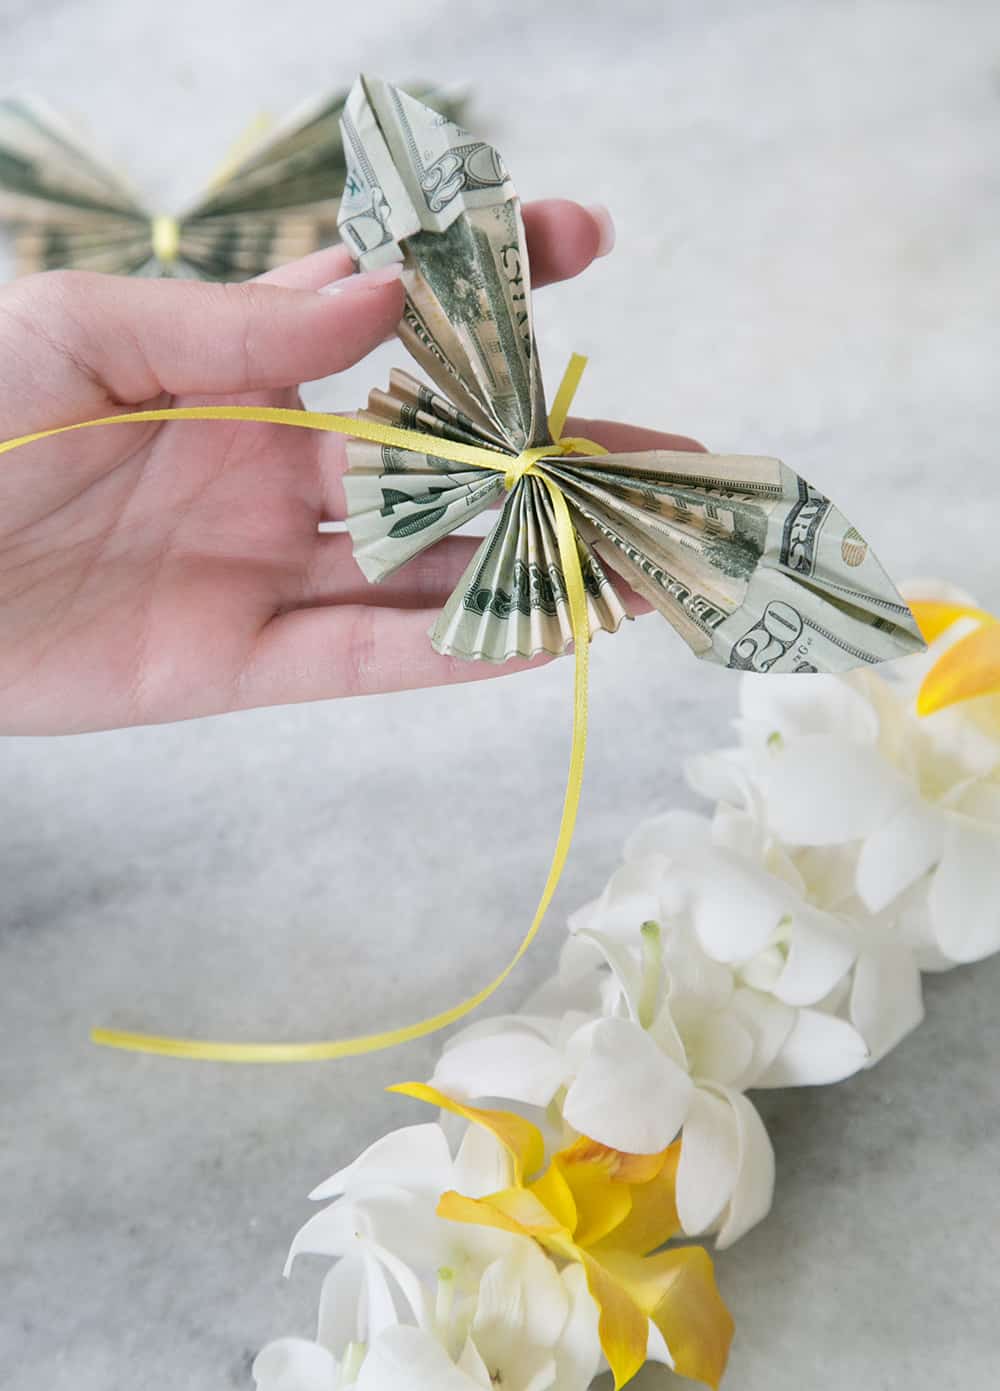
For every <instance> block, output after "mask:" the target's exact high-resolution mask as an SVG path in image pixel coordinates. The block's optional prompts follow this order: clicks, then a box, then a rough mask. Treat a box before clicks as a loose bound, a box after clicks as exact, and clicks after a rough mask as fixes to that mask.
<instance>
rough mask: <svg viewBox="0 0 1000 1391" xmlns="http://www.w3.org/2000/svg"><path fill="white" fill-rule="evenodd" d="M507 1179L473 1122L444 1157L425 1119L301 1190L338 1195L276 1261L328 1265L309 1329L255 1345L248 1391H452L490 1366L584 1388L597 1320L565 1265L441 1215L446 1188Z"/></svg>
mask: <svg viewBox="0 0 1000 1391" xmlns="http://www.w3.org/2000/svg"><path fill="white" fill-rule="evenodd" d="M511 1179H512V1170H511V1162H510V1158H509V1156H508V1154H507V1153H506V1152H505V1151H504V1149H503V1147H502V1146H501V1145H499V1144H498V1143H497V1142H496V1141H495V1140H494V1139H493V1137H492V1136H491V1135H489V1134H488V1133H486V1132H485V1131H483V1130H482V1129H481V1128H478V1127H476V1126H470V1127H469V1128H468V1129H467V1131H466V1132H465V1134H464V1136H463V1138H462V1140H461V1143H460V1144H459V1146H458V1149H457V1152H456V1154H455V1156H454V1158H453V1157H452V1151H451V1147H450V1145H449V1143H448V1139H447V1137H446V1135H445V1132H444V1130H443V1129H442V1127H441V1126H440V1125H437V1124H432V1125H417V1126H408V1127H406V1128H404V1129H402V1130H396V1131H393V1132H392V1133H390V1134H388V1135H386V1136H383V1137H382V1139H380V1140H377V1141H376V1142H375V1143H374V1144H373V1145H371V1146H370V1147H369V1148H368V1149H367V1150H365V1152H364V1153H363V1154H362V1155H361V1156H360V1157H359V1158H358V1159H356V1160H355V1161H354V1163H353V1164H350V1165H349V1166H348V1167H347V1168H345V1169H342V1170H340V1171H339V1172H338V1173H336V1174H334V1175H333V1176H332V1177H331V1178H330V1179H328V1180H327V1181H326V1182H325V1183H323V1184H321V1185H320V1186H319V1187H318V1188H317V1189H316V1190H315V1191H314V1192H313V1194H312V1195H311V1196H312V1197H313V1198H314V1199H317V1200H325V1199H330V1198H332V1199H333V1200H334V1201H333V1202H332V1203H330V1205H329V1206H327V1207H325V1208H324V1209H323V1210H322V1211H321V1212H319V1213H317V1214H316V1216H315V1217H313V1218H312V1219H311V1220H310V1221H309V1222H307V1223H306V1224H305V1226H304V1227H303V1228H302V1229H301V1230H300V1231H299V1233H298V1235H297V1236H296V1237H295V1240H294V1241H293V1243H292V1248H291V1251H290V1253H289V1257H288V1263H287V1267H286V1270H287V1269H290V1267H291V1265H292V1263H293V1262H294V1261H295V1259H296V1257H297V1256H298V1255H300V1254H303V1253H311V1254H318V1255H323V1256H328V1257H332V1258H333V1259H334V1260H335V1261H336V1264H335V1265H333V1266H332V1267H331V1269H330V1270H329V1272H328V1274H327V1276H326V1278H325V1280H324V1282H323V1288H322V1293H321V1297H320V1310H319V1330H318V1334H317V1338H316V1340H315V1341H310V1340H307V1339H300V1338H283V1339H279V1340H277V1341H276V1342H274V1343H271V1344H269V1345H268V1346H267V1347H265V1348H264V1349H263V1350H262V1351H261V1353H260V1354H259V1356H258V1357H257V1359H256V1361H255V1363H254V1376H255V1378H256V1382H257V1387H258V1391H341V1388H343V1387H348V1386H354V1385H355V1384H356V1385H357V1386H358V1387H359V1388H364V1391H374V1389H375V1388H381V1387H388V1386H390V1385H391V1386H393V1387H394V1388H398V1391H426V1388H429V1387H431V1386H435V1387H442V1388H444V1387H452V1386H454V1388H456V1391H458V1388H467V1389H468V1388H472V1387H480V1386H486V1387H491V1386H494V1385H497V1384H500V1383H499V1382H498V1381H497V1380H496V1378H497V1376H498V1374H499V1375H502V1377H503V1382H502V1384H503V1385H505V1386H509V1387H511V1388H512V1391H586V1387H587V1386H589V1384H590V1380H591V1378H592V1376H593V1375H594V1372H595V1370H596V1367H597V1363H598V1358H599V1346H598V1342H597V1331H596V1330H597V1317H596V1310H595V1308H594V1305H593V1301H592V1300H591V1299H590V1297H589V1295H588V1294H587V1292H586V1289H585V1288H583V1289H582V1291H581V1289H579V1288H577V1281H576V1277H575V1276H574V1275H572V1272H569V1271H567V1272H565V1273H564V1274H562V1273H560V1272H559V1271H557V1269H556V1268H555V1266H554V1265H553V1264H552V1262H551V1261H550V1260H549V1259H548V1258H547V1257H546V1256H545V1255H544V1254H542V1252H541V1251H540V1250H539V1249H538V1247H537V1246H536V1245H535V1244H534V1243H533V1242H532V1241H530V1240H528V1239H527V1238H525V1237H520V1236H517V1235H514V1234H511V1233H507V1232H503V1231H497V1230H491V1229H489V1228H485V1227H478V1226H461V1225H457V1224H455V1223H453V1222H449V1221H447V1220H445V1219H444V1218H441V1217H438V1216H437V1213H436V1208H437V1205H438V1202H439V1201H440V1198H441V1196H442V1194H443V1193H445V1192H447V1191H449V1190H452V1191H455V1192H458V1193H462V1194H464V1195H466V1196H468V1197H471V1198H478V1197H481V1196H484V1195H486V1194H488V1193H492V1192H495V1191H498V1190H500V1189H503V1188H504V1187H506V1186H507V1185H508V1184H509V1183H510V1182H511ZM507 1342H509V1344H510V1345H509V1347H507V1346H506V1344H507ZM404 1368H405V1371H406V1376H405V1377H404V1376H403V1375H402V1369H404ZM443 1369H447V1373H445V1370H443ZM484 1377H485V1380H483V1378H484Z"/></svg>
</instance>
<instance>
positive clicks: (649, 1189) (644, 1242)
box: [593, 1140, 681, 1259]
mask: <svg viewBox="0 0 1000 1391" xmlns="http://www.w3.org/2000/svg"><path fill="white" fill-rule="evenodd" d="M680 1153H681V1142H680V1140H675V1141H674V1143H673V1144H672V1145H671V1146H670V1148H669V1149H668V1150H666V1151H665V1153H664V1154H663V1155H660V1156H657V1158H659V1159H660V1160H661V1163H660V1165H659V1168H658V1169H657V1171H656V1172H655V1174H652V1175H650V1176H649V1177H647V1178H645V1179H644V1180H643V1181H642V1182H635V1183H632V1184H631V1185H630V1192H631V1196H632V1208H631V1211H630V1212H629V1214H628V1216H627V1217H626V1218H625V1219H624V1221H623V1222H621V1223H620V1224H619V1226H617V1227H616V1228H615V1229H614V1231H613V1232H611V1233H610V1235H609V1236H608V1237H607V1239H606V1240H605V1241H604V1242H601V1243H598V1244H596V1245H595V1246H594V1248H593V1250H594V1255H595V1256H597V1257H598V1259H600V1257H601V1253H602V1252H603V1251H604V1250H605V1248H607V1249H609V1250H615V1251H628V1252H630V1253H631V1254H632V1255H636V1256H645V1255H648V1254H649V1252H650V1251H655V1250H657V1249H658V1248H659V1247H660V1246H662V1245H663V1244H664V1242H667V1241H670V1239H671V1238H672V1237H675V1236H676V1235H677V1233H678V1232H679V1231H680V1228H681V1223H680V1218H679V1217H678V1216H677V1204H676V1189H677V1166H678V1163H679V1162H680Z"/></svg>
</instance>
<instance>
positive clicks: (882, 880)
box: [856, 797, 944, 913]
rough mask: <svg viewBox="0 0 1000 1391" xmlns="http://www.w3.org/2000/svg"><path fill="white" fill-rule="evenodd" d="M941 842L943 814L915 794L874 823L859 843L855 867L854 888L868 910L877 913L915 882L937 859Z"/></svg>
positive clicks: (942, 836) (942, 839) (939, 855)
mask: <svg viewBox="0 0 1000 1391" xmlns="http://www.w3.org/2000/svg"><path fill="white" fill-rule="evenodd" d="M943 844H944V818H943V817H942V815H941V813H940V812H939V811H938V810H937V809H936V808H935V807H933V806H931V805H929V804H928V803H927V802H924V801H921V800H918V799H917V798H916V797H914V798H913V799H912V800H909V801H907V802H905V803H904V804H903V805H902V806H901V807H900V808H899V810H898V811H897V812H896V814H895V815H894V816H891V817H890V818H889V819H888V820H887V821H886V822H884V823H883V825H881V826H876V827H875V828H874V830H873V831H872V832H871V833H870V834H869V836H868V838H867V840H866V841H865V843H864V844H863V845H862V847H861V853H860V855H859V856H858V865H857V870H856V884H857V891H858V894H859V896H860V898H861V901H862V902H863V903H864V905H865V907H866V908H867V909H868V911H869V912H871V913H880V912H881V911H882V909H883V908H885V907H887V906H888V905H889V904H890V903H891V902H892V901H893V899H894V898H897V897H898V896H899V895H900V894H901V893H903V892H904V890H906V889H908V888H909V887H910V885H911V884H915V883H916V881H917V880H918V879H919V878H920V877H921V875H923V874H926V873H927V871H928V870H929V869H930V868H931V867H932V865H934V863H935V862H936V861H937V860H938V859H940V857H941V850H942V847H943Z"/></svg>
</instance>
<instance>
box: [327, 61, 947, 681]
mask: <svg viewBox="0 0 1000 1391" xmlns="http://www.w3.org/2000/svg"><path fill="white" fill-rule="evenodd" d="M341 124H342V130H343V148H344V155H345V159H346V166H347V175H346V182H345V188H344V194H343V198H342V200H341V205H340V212H339V217H338V222H339V226H340V233H341V236H342V238H343V240H344V242H345V244H346V245H347V246H348V248H349V249H350V251H351V254H352V255H353V257H354V259H355V260H356V261H357V263H358V265H359V266H360V267H361V268H362V269H365V270H371V269H373V268H375V267H377V266H381V265H384V264H386V263H387V262H390V261H402V263H403V281H404V285H405V288H406V309H405V313H404V317H403V321H402V324H401V326H400V329H399V336H400V338H401V340H402V342H403V343H404V344H405V345H406V347H407V348H408V349H409V351H410V353H411V354H412V356H413V357H414V358H415V360H416V362H417V363H418V364H419V366H420V367H422V368H423V369H424V371H425V372H426V373H427V375H428V376H429V377H430V379H431V381H432V382H433V383H434V384H435V387H436V388H437V390H432V389H431V388H429V387H427V386H425V385H423V384H422V383H420V382H418V381H417V380H415V379H414V378H413V377H411V376H409V375H408V374H406V373H404V372H399V371H394V372H393V373H392V376H391V379H390V384H389V389H388V391H386V392H381V391H374V392H372V393H371V396H370V398H369V403H368V411H367V412H365V413H363V414H362V416H361V419H367V420H370V421H381V422H385V423H388V424H391V425H395V426H403V427H406V428H409V429H412V430H419V431H421V432H422V433H423V434H424V435H425V436H427V435H435V436H438V437H439V438H440V439H442V440H448V441H455V442H459V443H466V444H473V445H478V446H481V447H482V446H486V447H487V448H488V449H492V450H494V451H496V455H497V458H496V465H495V472H493V471H486V472H484V471H483V469H482V468H463V467H462V466H461V465H460V464H458V465H457V464H456V463H455V462H453V461H450V460H449V459H447V458H440V457H436V456H435V455H434V454H433V453H422V452H420V449H419V447H418V448H413V449H406V448H398V447H395V446H390V445H387V444H384V443H378V442H375V441H364V440H353V439H352V440H349V441H348V444H347V452H348V464H349V468H348V472H347V474H346V476H345V479H344V486H345V491H346V495H347V504H348V520H347V526H348V529H349V531H350V533H351V536H352V538H353V543H354V553H355V558H356V560H357V562H358V564H359V565H360V567H361V569H362V571H363V572H364V574H365V575H366V576H367V578H368V579H370V580H372V581H379V580H382V579H384V578H385V577H386V576H387V575H390V574H392V573H393V572H394V571H395V570H398V569H399V567H400V566H402V565H404V564H405V563H406V562H407V561H408V560H410V559H411V557H413V556H414V555H416V554H417V553H418V552H420V551H422V550H424V549H425V548H426V547H427V546H431V545H433V544H434V543H435V542H436V541H439V540H440V539H441V538H442V537H444V536H447V535H448V534H449V533H450V532H452V531H454V530H455V529H456V528H457V527H459V526H461V525H462V524H463V523H464V522H466V521H468V520H469V518H470V517H472V516H475V515H476V513H478V512H481V511H483V509H484V508H487V507H490V506H491V505H492V504H494V503H497V502H499V501H501V500H503V506H502V509H501V511H500V515H499V518H498V520H497V522H496V525H495V526H494V527H493V529H492V531H491V532H490V534H489V536H488V537H487V538H486V540H485V541H484V542H483V544H482V547H481V548H480V549H479V551H478V553H477V554H476V555H475V557H474V559H473V560H472V563H471V564H470V565H469V567H468V569H467V571H466V573H465V575H464V576H463V577H462V580H461V581H460V583H459V585H458V587H457V588H456V589H455V591H454V593H453V594H452V596H451V598H450V599H449V600H448V602H447V604H446V605H445V608H444V609H443V611H442V613H441V615H440V618H439V619H438V622H437V624H436V625H435V627H434V628H433V630H432V633H431V639H432V642H433V644H434V646H435V648H437V650H438V651H439V652H442V653H449V654H453V655H456V656H459V657H466V658H485V659H487V660H489V661H494V662H503V661H505V660H507V659H508V658H510V657H514V656H520V657H530V656H532V655H534V654H536V653H540V652H547V653H551V654H557V653H561V652H564V651H565V650H566V648H567V646H568V645H569V643H570V642H571V640H572V631H571V622H570V614H569V606H568V602H567V585H566V576H565V574H564V568H565V567H564V566H563V565H562V563H561V560H560V553H559V545H558V539H557V519H556V516H555V511H554V507H553V497H552V485H553V484H554V485H555V487H556V488H558V490H559V492H560V493H561V494H562V496H563V497H564V498H565V501H566V504H567V505H568V509H569V513H570V516H571V518H572V523H573V528H574V530H575V533H576V544H577V546H578V549H579V555H580V562H581V568H582V571H583V579H584V585H585V588H586V595H587V608H588V616H589V621H590V629H591V632H594V631H596V630H598V629H602V628H603V629H605V630H607V631H614V630H615V629H617V628H618V626H619V624H620V623H621V621H622V619H623V618H624V617H625V616H626V615H625V611H624V608H623V607H622V604H621V602H620V600H619V598H618V596H617V594H616V592H615V590H614V588H613V587H612V585H611V583H610V582H609V579H608V574H607V569H606V567H609V568H610V569H612V570H614V571H616V572H617V573H618V574H619V575H620V576H621V577H622V578H623V579H624V580H626V581H627V582H628V584H629V585H631V587H632V588H633V589H634V590H635V591H636V592H637V593H639V594H640V595H642V596H643V597H645V598H646V599H647V600H648V601H649V602H650V603H651V604H652V605H653V606H654V608H656V609H657V610H658V611H659V612H660V613H661V614H662V615H663V616H664V617H665V618H666V619H668V620H669V621H670V623H672V624H673V626H674V627H675V628H676V629H677V631H678V632H679V633H680V634H681V636H682V637H683V638H684V639H685V640H686V641H687V643H688V644H689V645H690V647H691V648H692V649H693V650H694V652H695V653H696V655H697V656H699V657H703V658H706V659H707V660H709V661H713V662H717V663H720V664H722V665H723V666H729V667H735V668H739V669H740V670H745V671H754V672H772V671H773V672H834V671H842V670H845V669H847V668H850V667H854V666H859V665H864V664H866V663H875V662H880V661H885V660H886V659H888V658H891V657H898V656H901V655H903V654H905V653H909V652H914V651H917V650H919V649H921V648H922V647H923V645H924V644H923V641H922V639H921V637H920V634H919V631H918V629H917V626H916V623H915V622H914V619H913V616H912V615H911V613H910V611H909V609H908V608H907V606H906V604H905V603H904V601H903V599H902V598H901V597H900V595H899V593H898V592H897V590H896V588H895V586H894V585H893V583H892V581H891V580H890V579H889V578H888V576H887V575H886V573H885V571H884V570H883V569H882V566H881V565H880V564H879V562H878V560H877V559H876V558H875V556H874V554H873V553H872V551H871V548H870V547H869V545H868V543H867V542H866V541H865V540H864V538H863V537H862V536H861V534H860V533H859V532H858V531H857V530H855V528H854V527H853V526H851V524H850V523H849V522H848V521H847V519H846V517H844V516H843V514H842V513H841V512H839V511H838V510H837V509H836V508H835V507H834V506H833V504H832V503H831V502H830V501H829V500H828V499H827V498H826V497H824V496H823V494H822V493H820V492H819V491H818V490H817V489H816V488H814V487H812V485H811V484H809V483H807V482H806V481H805V480H804V479H802V478H800V477H799V476H798V474H796V473H794V472H793V471H792V470H791V469H790V468H788V467H786V466H785V465H784V464H782V463H780V462H779V461H778V460H777V459H769V458H752V457H749V456H744V455H726V454H718V455H717V454H692V453H681V452H675V451H671V450H650V451H644V452H641V453H632V454H608V453H602V452H598V451H599V449H600V446H594V447H593V449H590V450H587V452H584V453H580V452H579V449H577V450H576V451H575V452H574V454H573V455H572V456H570V455H569V454H566V453H560V451H559V449H557V447H556V444H555V442H554V441H553V440H552V436H551V434H550V429H549V421H548V419H547V416H546V409H545V398H544V394H543V391H542V380H541V373H540V370H539V364H538V353H537V349H536V345H535V338H534V332H533V328H532V305H531V295H530V277H529V268H528V256H527V249H526V245H525V235H524V227H523V224H522V220H521V213H520V205H519V202H518V198H517V194H516V193H515V191H514V185H513V184H512V182H511V179H510V176H509V175H508V173H507V171H506V168H505V167H504V164H503V162H502V160H501V158H500V156H499V155H498V154H497V152H496V150H494V149H493V148H491V146H489V145H487V144H486V143H485V142H484V141H482V140H479V139H477V138H475V137H474V136H472V135H470V134H468V133H467V132H466V131H464V130H462V129H461V128H460V127H459V126H457V125H455V124H453V123H452V122H451V121H450V120H448V119H447V118H446V117H445V116H443V115H441V114H439V113H438V112H436V111H433V110H431V109H430V108H429V107H427V106H425V105H423V104H422V103H421V102H419V101H417V100H415V99H414V98H413V97H411V96H408V95H407V94H406V93H405V92H402V91H400V90H399V89H398V88H397V87H394V86H392V85H391V84H390V83H388V82H384V81H382V80H380V79H377V78H373V77H368V76H364V77H362V78H360V79H359V80H358V82H357V83H356V84H355V86H354V88H353V90H352V91H351V93H350V96H349V98H348V100H347V104H346V107H345V109H344V113H343V117H342V121H341ZM586 443H587V442H586V441H576V442H574V444H575V445H576V446H583V447H584V448H585V449H586ZM546 445H551V446H552V448H551V451H550V457H545V450H544V448H543V447H544V446H546ZM424 447H425V448H426V444H425V445H424ZM526 450H534V453H535V456H536V459H535V466H534V468H533V469H531V470H530V471H529V472H523V471H522V472H521V473H520V474H519V475H518V473H517V471H515V475H514V476H512V474H511V471H510V465H511V460H512V457H514V458H516V457H518V456H523V454H524V452H525V451H526ZM511 485H512V486H511ZM505 490H506V498H505V497H504V494H505Z"/></svg>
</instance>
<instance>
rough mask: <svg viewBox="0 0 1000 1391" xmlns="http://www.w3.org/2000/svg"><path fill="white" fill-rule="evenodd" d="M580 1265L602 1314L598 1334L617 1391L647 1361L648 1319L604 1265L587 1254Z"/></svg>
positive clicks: (584, 1252) (584, 1253)
mask: <svg viewBox="0 0 1000 1391" xmlns="http://www.w3.org/2000/svg"><path fill="white" fill-rule="evenodd" d="M578 1254H579V1258H580V1263H581V1265H582V1266H583V1272H584V1275H585V1277H586V1280H587V1288H588V1290H589V1291H590V1294H591V1297H592V1298H593V1300H594V1303H595V1304H596V1305H597V1308H598V1310H599V1311H600V1312H599V1316H598V1322H597V1333H598V1337H599V1338H600V1343H601V1351H602V1352H603V1353H604V1356H605V1357H606V1358H607V1361H608V1366H609V1367H610V1368H611V1374H612V1376H613V1377H614V1382H615V1391H619V1388H620V1387H622V1386H624V1385H625V1383H626V1382H627V1381H631V1379H632V1378H633V1377H634V1376H635V1374H636V1373H637V1372H638V1371H639V1370H640V1368H641V1367H642V1365H643V1363H644V1362H645V1360H646V1344H647V1341H648V1338H649V1316H648V1314H647V1313H646V1312H645V1311H644V1310H643V1309H641V1308H640V1307H639V1305H638V1304H637V1303H636V1302H635V1300H634V1299H633V1298H632V1297H631V1295H630V1293H629V1292H628V1290H627V1289H625V1288H624V1286H623V1285H622V1283H621V1282H620V1281H619V1280H618V1279H616V1277H615V1276H614V1275H612V1274H610V1273H609V1272H608V1271H607V1270H606V1268H605V1267H604V1265H603V1264H602V1263H601V1262H600V1261H597V1260H595V1259H594V1257H593V1256H591V1255H589V1254H588V1253H587V1252H586V1251H580V1252H579V1253H578Z"/></svg>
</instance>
